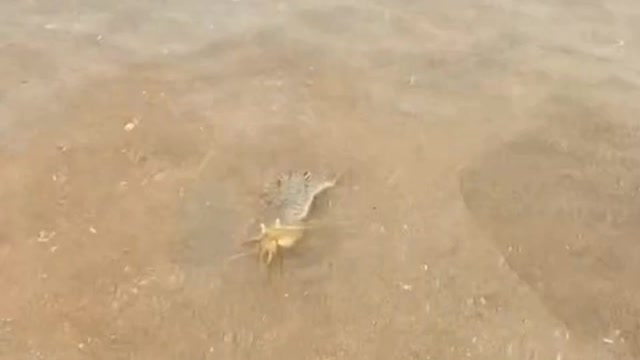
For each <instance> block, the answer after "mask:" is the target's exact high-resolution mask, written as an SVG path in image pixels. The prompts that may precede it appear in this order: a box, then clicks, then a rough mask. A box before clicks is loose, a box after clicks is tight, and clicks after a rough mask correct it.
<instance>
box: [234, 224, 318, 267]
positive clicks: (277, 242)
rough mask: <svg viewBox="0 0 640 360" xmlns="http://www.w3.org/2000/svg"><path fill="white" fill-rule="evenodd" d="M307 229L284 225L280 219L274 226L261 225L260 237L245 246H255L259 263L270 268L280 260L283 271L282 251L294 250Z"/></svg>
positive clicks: (299, 226) (247, 242)
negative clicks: (274, 262) (275, 261)
mask: <svg viewBox="0 0 640 360" xmlns="http://www.w3.org/2000/svg"><path fill="white" fill-rule="evenodd" d="M305 229H306V227H305V226H303V225H282V223H281V221H280V219H276V221H275V223H274V224H273V225H272V226H266V225H265V224H264V223H261V224H260V235H258V236H256V237H255V238H253V239H251V240H247V241H245V242H244V244H245V245H249V246H255V247H257V249H258V261H259V262H261V263H264V264H265V265H267V266H268V267H270V266H271V265H272V264H273V261H274V260H278V262H279V264H280V270H281V271H282V263H283V257H282V251H281V250H282V249H289V248H292V247H293V246H294V245H295V244H296V243H297V242H298V241H299V240H300V239H301V238H302V236H303V235H304V230H305Z"/></svg>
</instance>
